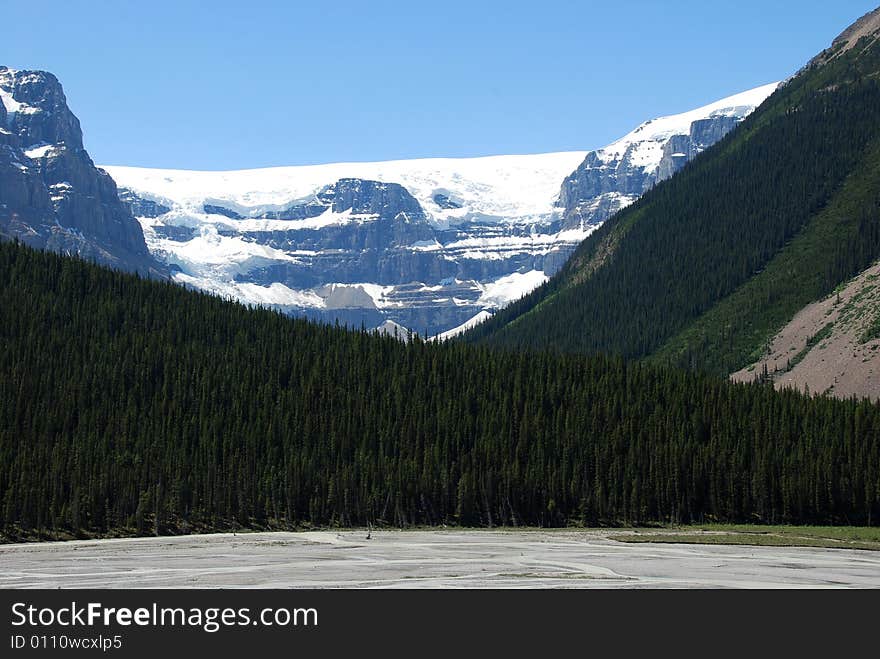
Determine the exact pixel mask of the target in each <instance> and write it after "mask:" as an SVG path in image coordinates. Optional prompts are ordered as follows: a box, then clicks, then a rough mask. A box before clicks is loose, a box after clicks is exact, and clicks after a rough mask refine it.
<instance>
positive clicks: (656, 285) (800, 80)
mask: <svg viewBox="0 0 880 659" xmlns="http://www.w3.org/2000/svg"><path fill="white" fill-rule="evenodd" d="M878 75H880V43H878V42H877V41H876V40H872V39H869V38H864V39H862V41H861V42H860V45H859V46H858V47H854V48H852V49H851V50H849V51H847V52H844V53H841V54H840V55H839V56H837V57H833V58H831V59H830V61H827V62H826V61H824V59H817V60H816V61H815V62H814V63H812V64H811V65H809V66H807V67H805V69H804V70H803V71H801V72H800V73H799V74H798V75H797V76H795V77H793V78H792V79H791V80H789V81H787V82H786V83H785V84H784V85H783V86H781V87H780V88H779V89H778V90H777V91H776V92H775V93H774V94H773V95H772V96H770V98H769V99H767V101H765V103H764V104H763V105H762V106H761V107H759V108H758V109H757V110H755V112H753V113H752V114H751V115H750V116H749V117H748V118H747V119H746V120H745V121H744V122H743V123H742V124H741V125H740V126H738V127H737V128H736V129H734V130H733V131H731V133H729V134H728V135H727V136H726V137H725V138H724V139H722V140H721V141H720V142H718V143H716V144H715V145H714V146H712V147H710V148H709V149H707V150H706V152H704V153H703V154H701V155H700V157H698V158H697V159H695V160H694V161H693V162H691V163H689V164H688V165H687V166H686V167H685V168H684V169H683V170H682V171H681V172H679V173H678V174H676V175H675V176H673V177H672V178H670V179H668V180H666V181H663V182H661V183H660V184H658V185H657V186H656V187H655V188H653V189H652V190H650V191H648V192H647V193H645V195H643V196H642V197H641V198H640V199H639V200H638V201H636V202H635V203H634V204H633V205H632V206H630V207H628V208H626V209H624V210H623V211H621V212H620V213H618V214H617V215H616V216H614V217H612V218H611V219H609V220H608V221H607V222H605V223H604V224H603V225H602V227H601V228H600V229H598V230H597V231H595V232H594V233H593V234H591V235H590V236H589V237H588V238H587V239H586V240H584V242H583V243H582V244H581V245H580V246H579V247H578V249H577V251H576V252H575V253H574V255H573V256H572V257H571V259H570V260H569V261H568V263H567V264H566V265H565V266H564V268H563V269H562V271H561V272H560V273H559V274H558V275H557V276H555V277H554V278H552V279H551V280H550V281H549V282H547V283H546V284H544V286H542V287H541V288H539V289H537V290H536V291H534V292H533V293H531V294H530V295H528V296H526V297H524V298H523V299H522V300H520V301H518V302H515V303H513V304H511V305H510V306H508V307H506V308H505V309H503V310H501V311H500V312H499V313H497V314H496V315H495V316H494V317H493V318H492V319H490V320H489V321H487V322H485V323H482V324H481V325H478V326H477V327H475V328H474V329H472V330H471V331H470V332H469V333H468V335H467V338H468V339H469V340H471V341H474V342H478V341H479V342H486V343H491V344H494V345H499V346H505V347H509V348H531V349H552V350H560V351H567V352H581V353H585V354H590V353H594V352H603V353H606V354H619V355H622V356H624V357H627V358H631V359H642V358H649V359H651V360H652V361H655V362H658V363H663V364H671V365H676V366H680V367H684V368H688V369H692V370H700V371H708V372H711V373H715V374H717V375H728V374H730V373H732V372H734V371H736V370H738V369H740V368H743V367H745V366H747V365H748V364H750V363H752V362H754V361H755V360H757V359H758V358H759V357H760V356H761V354H762V350H763V348H764V346H765V345H766V343H767V342H768V341H769V340H770V338H772V337H773V335H774V334H775V333H776V332H777V331H778V330H779V329H780V328H781V327H782V326H784V325H785V324H786V323H787V322H788V321H789V320H790V319H791V318H792V316H794V314H795V313H797V311H799V310H800V309H801V308H803V307H804V306H806V305H807V304H809V303H810V302H812V301H814V300H817V299H820V298H822V297H824V296H826V295H828V294H830V293H831V292H832V291H833V290H834V289H835V287H836V286H838V285H839V284H841V283H843V282H845V281H847V280H848V279H849V278H851V277H853V276H855V275H856V274H858V273H859V272H860V271H862V270H864V269H865V268H867V267H868V266H869V265H871V263H873V262H874V261H876V260H877V259H878V258H880V169H878V164H880V78H878Z"/></svg>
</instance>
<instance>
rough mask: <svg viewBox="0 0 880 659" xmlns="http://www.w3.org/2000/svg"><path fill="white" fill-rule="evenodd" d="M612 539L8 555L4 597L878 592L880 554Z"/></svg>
mask: <svg viewBox="0 0 880 659" xmlns="http://www.w3.org/2000/svg"><path fill="white" fill-rule="evenodd" d="M610 535H613V534H612V533H609V532H607V531H598V530H597V531H478V530H466V531H462V530H456V531H388V532H376V531H374V532H373V533H372V537H371V539H370V540H366V532H364V531H346V532H342V533H335V532H313V533H254V534H244V535H237V536H236V535H232V534H216V535H202V536H177V537H167V538H134V539H125V540H88V541H75V542H63V543H61V542H55V543H41V544H16V545H2V546H0V587H3V588H37V587H39V588H172V587H173V588H178V587H194V588H221V587H222V588H237V587H244V588H287V587H296V588H596V587H599V588H692V587H704V588H705V587H708V588H756V587H760V588H801V587H810V588H822V587H838V588H840V587H863V588H880V552H872V551H858V550H845V549H814V548H786V547H751V546H723V545H722V546H718V545H685V544H659V543H657V544H651V543H646V544H627V543H621V542H617V541H615V540H612V539H611V538H610V537H609V536H610Z"/></svg>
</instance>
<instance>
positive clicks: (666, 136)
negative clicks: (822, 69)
mask: <svg viewBox="0 0 880 659" xmlns="http://www.w3.org/2000/svg"><path fill="white" fill-rule="evenodd" d="M779 84H780V83H772V84H769V85H764V86H762V87H757V88H755V89H751V90H749V91H746V92H743V93H741V94H736V95H735V96H730V97H728V98H723V99H721V100H720V101H716V102H714V103H710V104H709V105H706V106H704V107H701V108H697V109H696V110H691V111H690V112H684V113H682V114H676V115H672V116H669V117H660V118H659V119H652V120H650V121H646V122H645V123H643V124H642V125H641V126H639V127H638V128H636V129H635V130H634V131H632V132H631V133H629V134H628V135H626V136H624V137H622V138H620V139H619V140H617V141H616V142H613V143H612V144H609V145H608V146H606V147H605V148H603V149H598V150H597V151H590V153H588V154H587V156H586V158H584V161H583V162H582V163H581V164H580V166H579V167H578V168H577V169H576V170H575V171H574V172H573V173H572V174H571V175H570V176H568V177H567V178H566V179H565V181H564V182H563V184H562V191H561V192H560V195H559V204H560V206H562V207H563V208H564V214H565V225H566V226H568V227H580V226H584V225H592V224H597V223H601V222H603V221H605V220H607V219H608V218H609V217H611V216H612V215H614V213H616V212H617V211H619V210H620V209H621V208H625V207H626V206H628V205H629V204H631V203H632V202H634V201H635V200H636V199H638V198H639V197H640V196H641V195H642V194H644V193H645V192H647V191H648V190H649V189H651V188H652V187H653V186H654V185H656V184H657V183H658V182H660V181H662V180H664V179H667V178H669V177H670V176H672V175H673V174H674V173H675V172H677V171H678V170H680V169H681V168H682V167H684V166H685V164H687V163H688V162H689V161H691V160H693V159H694V158H695V157H696V156H697V155H699V154H700V153H702V152H703V151H704V150H706V149H707V148H708V147H710V146H712V145H713V144H714V143H715V142H717V141H718V140H720V139H721V138H722V137H724V136H725V135H726V134H727V133H728V132H730V131H731V130H732V129H733V128H734V127H735V126H736V125H737V124H738V123H739V122H741V121H742V120H743V119H745V118H746V117H747V116H748V115H749V114H750V113H751V112H752V110H754V109H755V108H756V107H758V106H759V105H760V104H761V103H763V102H764V99H766V98H767V97H768V96H770V94H772V93H773V92H774V91H776V89H777V87H779Z"/></svg>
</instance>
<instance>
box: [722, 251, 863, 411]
mask: <svg viewBox="0 0 880 659" xmlns="http://www.w3.org/2000/svg"><path fill="white" fill-rule="evenodd" d="M878 308H880V264H878V265H873V266H871V267H870V268H868V269H867V270H865V271H864V272H862V273H861V274H860V275H859V276H857V277H856V278H855V279H853V280H852V281H850V282H849V283H848V284H847V285H846V286H845V287H844V288H843V289H842V290H841V291H840V297H839V299H838V296H837V295H836V294H834V295H830V296H828V297H827V298H825V299H824V300H820V301H818V302H814V303H812V304H810V305H808V306H806V307H804V308H803V309H802V310H801V311H800V312H798V314H797V315H796V316H795V317H794V318H793V319H792V320H791V322H790V323H788V324H787V325H786V326H785V327H784V328H782V330H781V331H780V332H779V334H777V335H776V336H775V337H774V338H773V341H772V342H771V344H770V351H769V352H768V354H767V355H766V356H765V357H764V358H763V359H761V361H759V362H757V363H755V364H753V365H752V366H750V367H749V368H747V369H743V370H741V371H737V372H736V373H734V374H733V375H731V378H732V379H733V380H736V381H739V382H751V381H752V380H754V378H755V374H756V373H761V372H763V369H764V366H766V367H767V371H768V372H769V374H770V375H772V376H773V381H774V384H775V386H776V388H777V389H781V388H786V387H791V388H795V389H799V390H801V391H803V390H804V389H805V387H809V390H810V392H811V393H814V394H822V393H824V394H829V395H831V396H837V397H839V398H848V397H850V396H852V395H856V396H857V397H862V396H867V397H869V398H871V399H873V400H880V339H874V340H872V341H868V342H866V343H861V342H860V340H859V337H860V336H861V335H862V333H863V332H864V331H865V329H866V328H867V326H868V325H869V324H870V322H871V321H872V320H873V319H874V318H875V317H876V315H877V309H878ZM829 323H833V325H832V327H831V332H830V334H829V336H828V337H827V338H826V339H824V340H822V341H819V342H818V343H817V344H816V345H814V346H813V347H812V349H811V350H810V351H809V352H808V353H807V354H806V356H805V357H804V358H803V360H802V361H800V362H799V363H797V364H796V365H795V366H794V367H793V368H791V369H790V370H787V365H788V360H791V359H793V358H794V357H795V355H797V354H798V353H799V352H800V351H801V350H803V349H804V347H805V346H806V344H807V341H808V340H809V339H810V337H812V336H813V335H815V334H817V333H818V332H819V331H820V330H821V329H822V328H823V327H825V326H826V325H828V324H829Z"/></svg>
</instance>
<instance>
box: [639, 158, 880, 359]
mask: <svg viewBox="0 0 880 659" xmlns="http://www.w3.org/2000/svg"><path fill="white" fill-rule="evenodd" d="M878 247H880V144H877V145H876V146H875V147H874V148H873V149H872V150H871V151H870V152H869V153H868V154H867V156H866V157H865V158H864V159H863V160H862V161H861V162H860V163H859V165H858V167H856V168H855V169H854V171H853V172H852V174H851V175H850V176H849V177H848V178H847V180H846V182H845V183H844V185H843V186H842V188H841V189H840V191H839V192H838V193H837V194H836V195H834V197H833V198H832V199H831V201H830V202H829V204H828V205H827V206H826V207H825V208H824V209H823V210H822V211H821V212H820V213H818V214H817V215H816V216H815V217H814V218H813V219H812V220H810V222H809V224H808V225H807V226H806V228H805V229H804V230H803V231H802V232H801V233H800V234H799V235H798V236H797V237H795V238H794V239H793V240H792V241H791V243H789V244H788V245H786V246H785V247H784V248H783V249H782V250H781V251H780V252H779V253H778V254H777V255H776V256H775V257H774V258H773V259H772V260H771V261H770V262H769V263H768V264H767V266H766V267H765V268H764V270H762V271H761V272H760V273H759V274H757V275H756V276H755V277H752V278H751V279H750V280H749V281H748V282H746V283H745V284H744V285H743V286H741V287H740V288H739V289H737V290H736V291H735V292H734V293H732V294H731V295H729V296H727V297H726V298H724V299H723V300H721V301H720V302H719V303H718V304H717V305H715V306H714V307H713V308H712V309H710V310H709V311H708V312H706V313H705V314H703V315H702V316H701V317H700V318H699V319H698V320H697V321H696V322H694V323H693V324H692V325H691V326H689V327H688V328H687V329H686V330H684V331H682V332H680V333H679V334H678V335H676V336H674V337H672V338H671V339H670V340H669V341H668V342H667V343H666V344H665V345H663V346H662V347H661V348H660V349H659V350H658V351H657V352H656V353H655V355H654V356H653V359H654V360H655V361H657V362H659V363H671V364H676V365H678V366H682V367H689V368H700V369H703V370H708V371H711V372H713V373H718V374H725V373H731V372H733V371H736V370H738V369H740V368H742V367H744V366H746V365H747V364H750V363H753V362H755V361H757V360H758V359H760V358H761V356H762V353H763V349H764V346H765V345H766V344H767V342H768V341H769V340H770V339H771V338H772V337H773V335H774V334H775V333H776V332H777V331H778V330H779V329H780V328H781V327H782V326H783V325H784V324H785V323H787V322H788V321H789V320H790V319H791V318H792V317H793V316H794V315H795V314H796V313H797V312H798V311H800V310H801V309H802V308H803V307H805V306H806V305H808V304H809V303H811V302H813V301H815V300H818V299H821V298H823V297H825V296H826V295H828V294H829V293H831V292H832V291H833V290H834V288H835V287H836V286H837V285H838V284H839V283H841V282H845V281H847V280H848V279H849V278H850V277H851V276H852V274H853V273H857V272H859V271H861V270H863V269H864V268H866V267H867V266H868V265H870V263H871V262H872V261H873V260H875V258H876V250H877V249H878Z"/></svg>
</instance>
